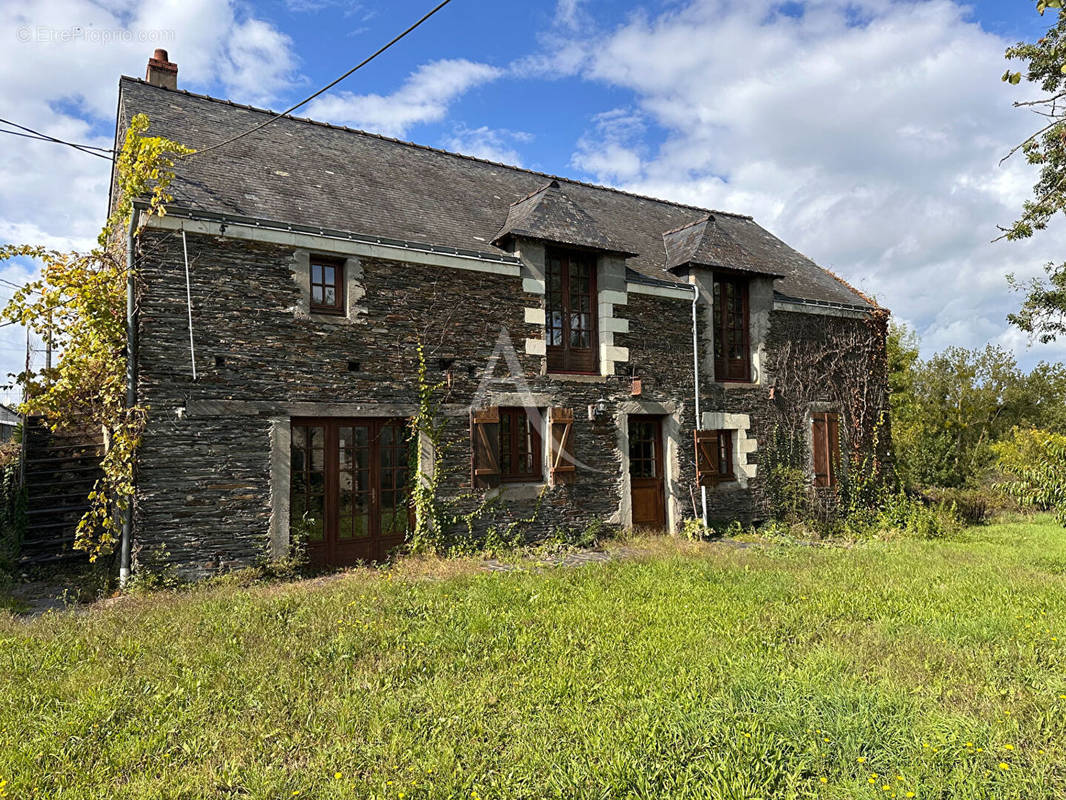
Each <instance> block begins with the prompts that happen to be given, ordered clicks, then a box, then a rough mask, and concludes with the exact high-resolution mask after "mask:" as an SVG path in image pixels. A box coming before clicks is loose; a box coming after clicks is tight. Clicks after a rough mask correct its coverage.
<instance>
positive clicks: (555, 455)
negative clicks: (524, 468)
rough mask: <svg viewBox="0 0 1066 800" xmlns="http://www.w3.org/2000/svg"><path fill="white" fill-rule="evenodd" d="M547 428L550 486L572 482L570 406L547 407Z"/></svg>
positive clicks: (575, 469)
mask: <svg viewBox="0 0 1066 800" xmlns="http://www.w3.org/2000/svg"><path fill="white" fill-rule="evenodd" d="M548 429H549V431H550V434H551V442H550V446H551V450H550V458H551V460H550V461H549V466H550V469H551V483H552V486H557V485H558V484H560V483H573V482H574V481H575V480H576V479H577V467H576V465H575V464H574V457H573V441H574V410H573V409H572V408H554V407H553V408H550V409H548Z"/></svg>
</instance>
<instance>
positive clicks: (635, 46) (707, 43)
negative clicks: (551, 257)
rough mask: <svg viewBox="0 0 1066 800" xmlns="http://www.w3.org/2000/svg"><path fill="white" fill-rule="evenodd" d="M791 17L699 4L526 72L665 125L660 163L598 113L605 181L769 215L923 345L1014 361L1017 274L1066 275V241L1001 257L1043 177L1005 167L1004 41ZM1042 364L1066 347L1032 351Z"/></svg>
mask: <svg viewBox="0 0 1066 800" xmlns="http://www.w3.org/2000/svg"><path fill="white" fill-rule="evenodd" d="M790 6H791V10H792V11H797V10H798V12H800V13H790V14H784V13H778V12H775V13H771V14H769V15H768V14H767V13H766V11H765V6H764V4H760V3H748V2H740V1H739V0H691V1H690V2H688V3H687V4H685V5H684V6H683V7H680V8H679V7H676V6H668V7H667V10H666V11H663V12H662V13H660V14H659V15H658V16H654V17H652V16H648V15H642V14H638V15H637V16H635V17H633V18H631V19H630V20H629V21H627V22H626V23H625V24H623V25H622V26H621V27H619V28H617V29H615V30H613V31H609V32H607V33H605V34H602V35H598V36H585V37H582V36H579V35H576V34H575V35H572V36H571V37H570V38H569V39H568V40H567V42H566V44H565V51H566V52H567V53H568V56H567V58H566V59H565V60H564V61H563V62H559V61H555V62H552V61H551V60H545V59H543V58H542V59H540V60H539V61H538V60H537V59H525V60H523V61H522V62H520V64H519V68H520V69H523V70H525V71H527V72H531V71H532V72H536V71H537V69H538V68H539V69H540V70H541V71H542V73H543V71H544V70H549V71H550V70H551V69H555V70H556V73H557V74H565V73H566V72H567V71H576V72H577V74H580V75H582V76H583V77H585V78H587V79H589V80H592V81H597V82H601V83H604V84H607V85H609V86H611V87H614V88H615V89H617V88H623V89H628V90H630V91H631V92H632V93H633V94H634V96H635V98H636V104H637V112H638V113H635V114H629V115H628V117H629V118H632V119H640V120H645V121H647V122H648V123H653V124H654V125H655V126H657V128H658V130H657V131H655V134H656V135H657V136H659V137H662V139H661V142H659V143H658V144H657V146H656V147H655V149H654V151H649V149H648V145H647V144H646V143H647V142H648V140H649V136H650V135H642V134H641V133H640V131H639V130H637V129H636V128H634V127H632V126H631V127H629V128H625V129H623V130H621V131H619V129H618V127H617V126H616V125H612V119H613V118H611V117H609V116H608V117H605V116H604V115H602V114H601V115H599V116H594V117H593V118H592V119H591V121H590V126H589V129H588V131H587V132H586V134H585V135H584V136H583V137H582V138H581V140H580V141H579V142H578V143H577V148H576V152H575V154H574V157H573V162H572V163H573V164H574V166H576V167H577V168H579V169H581V170H582V171H584V172H585V173H586V174H587V175H589V176H590V177H592V178H593V179H595V180H599V181H603V182H608V183H612V184H616V185H622V186H624V187H625V188H628V189H632V190H635V191H641V192H647V193H650V194H654V195H659V196H663V197H668V198H671V199H676V200H681V201H687V202H692V203H698V204H701V205H706V206H710V207H712V208H724V209H729V210H736V211H742V212H747V213H753V214H754V215H755V216H756V218H757V219H758V220H759V221H760V222H761V223H762V224H764V225H766V226H767V227H768V228H769V229H770V230H771V231H773V232H774V233H776V234H778V235H779V236H781V237H782V238H783V239H785V240H786V241H788V242H789V243H790V244H792V245H794V246H795V247H797V249H799V250H801V251H803V252H805V253H807V254H808V255H810V256H811V257H813V258H815V259H816V260H817V261H819V262H820V263H822V264H824V265H825V266H827V267H830V268H832V269H834V270H835V271H837V272H839V273H840V274H842V275H844V276H846V277H847V278H848V279H849V280H850V281H851V282H852V283H855V284H857V285H859V286H860V287H861V288H863V289H864V290H866V291H868V292H870V293H873V294H875V295H876V296H877V297H878V298H879V299H880V300H881V301H882V302H883V303H884V304H885V305H887V306H888V307H890V308H892V309H894V310H895V311H896V312H897V313H898V314H899V315H900V316H902V317H906V318H908V319H911V320H914V321H915V323H916V324H917V326H918V328H919V331H920V333H921V334H922V335H923V344H924V346H925V349H926V350H931V349H934V348H939V347H942V346H945V345H946V344H962V345H967V346H975V345H982V344H983V343H984V342H986V341H988V340H989V339H996V340H997V341H1003V342H1010V343H1012V344H1014V345H1015V346H1017V345H1018V337H1016V336H1011V335H1009V334H1008V329H1007V324H1006V322H1005V320H1004V317H1005V315H1006V313H1007V312H1008V311H1010V310H1011V309H1013V308H1014V306H1015V304H1016V302H1017V298H1016V297H1014V296H1012V295H1010V293H1009V291H1008V289H1007V286H1006V282H1005V280H1004V278H1003V276H1004V274H1005V273H1007V272H1011V271H1014V272H1017V273H1018V274H1019V275H1032V274H1036V273H1037V272H1039V270H1040V266H1041V264H1043V263H1044V262H1045V261H1048V260H1055V259H1058V260H1062V257H1061V252H1062V251H1063V249H1064V246H1066V231H1062V230H1058V231H1055V232H1051V231H1049V232H1047V233H1045V234H1043V235H1042V236H1040V237H1038V238H1037V239H1036V240H1033V241H1031V242H1025V243H1020V244H1019V243H1014V244H1007V243H999V244H995V245H993V244H990V240H991V239H992V238H993V237H994V236H995V235H996V228H995V226H996V225H997V224H1001V223H1005V222H1009V221H1010V220H1011V219H1012V218H1013V215H1014V214H1015V212H1016V210H1017V209H1018V208H1019V207H1020V203H1021V200H1022V199H1023V198H1024V197H1025V196H1026V195H1027V193H1028V191H1029V187H1030V185H1031V183H1032V177H1033V176H1032V175H1031V174H1030V173H1029V171H1028V170H1027V168H1025V167H1024V165H1022V164H1021V163H1008V164H1007V165H1006V166H1004V167H999V166H998V164H997V162H998V160H999V158H1000V157H1001V156H1002V155H1003V154H1004V153H1005V152H1006V151H1007V150H1008V149H1009V147H1010V146H1011V145H1012V144H1013V143H1015V142H1017V141H1019V140H1020V139H1022V138H1024V136H1025V135H1026V134H1027V133H1028V132H1029V130H1030V129H1031V128H1032V126H1033V122H1032V121H1031V119H1029V118H1027V116H1026V115H1025V114H1023V113H1022V112H1018V111H1016V110H1014V109H1012V108H1011V107H1010V102H1011V100H1012V99H1014V97H1015V96H1016V95H1017V94H1018V92H1019V90H1018V89H1014V88H1012V87H1010V86H1007V85H1005V84H1003V83H1001V81H1000V80H999V77H1000V75H1001V74H1002V72H1003V70H1004V68H1005V66H1004V61H1003V49H1004V47H1005V46H1006V45H1007V42H1006V41H1004V40H1003V39H1001V38H999V37H997V36H994V35H992V34H990V33H988V32H986V31H983V30H982V29H981V28H980V27H979V26H978V25H977V24H975V23H974V22H972V21H971V20H970V19H969V17H968V14H969V12H968V10H967V9H966V8H965V7H964V6H961V5H959V4H956V3H954V2H951V1H950V0H925V1H924V2H896V3H874V2H863V3H861V4H860V3H855V2H847V0H811V1H810V2H807V3H805V4H790ZM613 113H615V114H618V113H619V112H613ZM1038 354H1039V355H1041V356H1042V357H1045V358H1050V357H1058V358H1061V357H1062V356H1063V355H1064V354H1066V343H1061V344H1060V345H1058V346H1056V347H1047V348H1038V349H1034V351H1033V352H1031V353H1028V354H1026V353H1025V352H1024V348H1023V352H1020V353H1019V355H1020V357H1021V358H1022V359H1023V360H1024V361H1032V360H1034V358H1035V356H1036V355H1038Z"/></svg>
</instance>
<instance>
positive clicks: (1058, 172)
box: [1000, 0, 1066, 343]
mask: <svg viewBox="0 0 1066 800" xmlns="http://www.w3.org/2000/svg"><path fill="white" fill-rule="evenodd" d="M1036 8H1037V11H1039V12H1040V14H1043V13H1044V12H1045V11H1046V10H1048V9H1057V19H1056V22H1055V24H1054V25H1053V26H1051V28H1050V29H1049V30H1048V32H1047V33H1046V34H1044V36H1042V37H1041V38H1040V39H1038V40H1037V41H1035V42H1018V43H1017V44H1016V45H1014V46H1013V47H1010V48H1008V49H1007V51H1006V57H1007V58H1008V59H1009V60H1012V61H1013V60H1018V61H1024V62H1026V66H1025V68H1024V69H1023V70H1021V71H1016V72H1012V71H1010V70H1007V72H1005V73H1004V74H1003V80H1004V81H1007V82H1008V83H1012V84H1018V83H1020V82H1021V80H1022V78H1023V77H1024V78H1025V80H1026V81H1027V82H1029V83H1032V84H1036V85H1038V86H1039V87H1040V90H1041V91H1042V93H1043V95H1042V96H1041V97H1038V98H1036V99H1034V100H1025V101H1019V102H1016V103H1015V104H1014V105H1015V107H1017V108H1027V109H1029V110H1031V111H1034V112H1036V113H1037V114H1038V115H1040V116H1041V117H1043V119H1044V125H1043V127H1042V128H1040V129H1039V130H1037V131H1036V132H1035V133H1033V134H1032V135H1031V136H1030V137H1029V138H1027V139H1026V140H1025V141H1024V142H1022V143H1020V144H1019V145H1017V146H1016V147H1014V148H1013V149H1012V150H1011V151H1010V153H1008V154H1007V156H1006V158H1010V157H1011V156H1012V155H1014V154H1015V153H1018V152H1021V153H1022V154H1023V155H1024V156H1025V158H1026V160H1027V161H1028V162H1029V163H1030V164H1032V165H1033V166H1036V167H1039V169H1040V176H1039V179H1038V180H1037V182H1036V184H1035V185H1034V186H1033V197H1032V199H1030V200H1026V201H1025V205H1024V207H1023V210H1022V214H1021V216H1019V217H1018V219H1016V220H1015V221H1014V223H1013V224H1012V225H1011V226H1010V227H1008V228H1001V230H1002V231H1003V236H1002V237H1000V238H1006V239H1008V240H1017V239H1026V238H1029V237H1030V236H1032V235H1033V233H1034V232H1036V231H1039V230H1044V229H1045V228H1046V227H1047V225H1048V222H1049V221H1050V220H1051V218H1052V217H1053V216H1055V214H1057V213H1059V212H1066V10H1064V9H1063V0H1038V2H1037V4H1036ZM1004 160H1006V159H1004ZM1045 272H1046V273H1047V276H1046V278H1044V279H1041V278H1034V279H1033V280H1031V281H1026V282H1023V281H1018V280H1016V279H1015V277H1014V276H1013V275H1010V276H1008V281H1009V282H1010V285H1011V287H1012V288H1013V289H1014V290H1015V291H1018V292H1022V293H1024V295H1025V299H1024V300H1023V302H1022V306H1021V308H1020V309H1019V310H1018V311H1017V312H1016V313H1013V314H1009V315H1008V317H1007V319H1008V320H1009V321H1010V322H1011V323H1012V324H1013V325H1016V326H1017V327H1018V328H1020V329H1021V330H1023V331H1025V332H1026V333H1028V334H1029V335H1030V336H1033V337H1036V338H1037V339H1038V340H1039V341H1041V342H1045V343H1046V342H1051V341H1054V340H1055V339H1056V338H1057V337H1058V336H1060V335H1063V334H1066V263H1063V264H1054V263H1050V264H1047V265H1045Z"/></svg>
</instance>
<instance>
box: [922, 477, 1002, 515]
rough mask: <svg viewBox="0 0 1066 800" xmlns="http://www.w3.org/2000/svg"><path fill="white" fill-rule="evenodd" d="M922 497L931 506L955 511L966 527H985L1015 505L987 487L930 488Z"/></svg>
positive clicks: (1000, 493)
mask: <svg viewBox="0 0 1066 800" xmlns="http://www.w3.org/2000/svg"><path fill="white" fill-rule="evenodd" d="M922 495H923V499H924V500H925V502H926V503H928V504H929V505H934V506H939V507H940V508H943V509H945V510H953V513H954V515H955V517H956V518H957V519H958V521H959V522H961V523H963V524H965V525H984V524H986V523H987V522H988V521H989V520H990V519H991V518H992V517H993V516H994V515H995V514H998V513H1000V512H1002V511H1007V510H1010V509H1011V508H1012V507H1013V505H1014V504H1013V503H1012V502H1011V501H1010V498H1009V497H1007V496H1006V495H1005V494H1003V492H1000V491H997V490H996V489H994V488H991V487H987V486H983V487H979V488H976V489H942V488H930V489H925V490H924V491H923V492H922Z"/></svg>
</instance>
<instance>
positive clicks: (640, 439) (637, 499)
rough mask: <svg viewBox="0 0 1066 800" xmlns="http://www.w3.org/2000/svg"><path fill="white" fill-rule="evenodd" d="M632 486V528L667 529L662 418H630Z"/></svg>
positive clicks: (630, 471) (630, 476)
mask: <svg viewBox="0 0 1066 800" xmlns="http://www.w3.org/2000/svg"><path fill="white" fill-rule="evenodd" d="M629 486H630V495H631V498H632V507H633V527H634V528H653V529H655V530H660V531H661V530H663V529H665V528H666V493H665V488H666V487H665V483H664V481H663V435H662V420H661V419H660V418H659V417H647V416H631V417H630V418H629Z"/></svg>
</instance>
